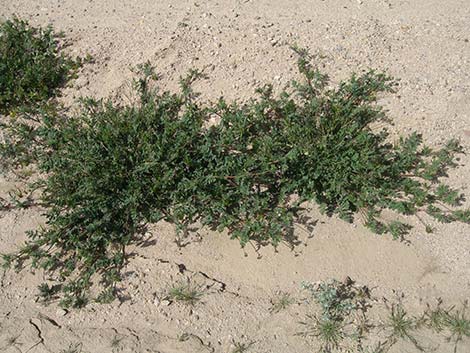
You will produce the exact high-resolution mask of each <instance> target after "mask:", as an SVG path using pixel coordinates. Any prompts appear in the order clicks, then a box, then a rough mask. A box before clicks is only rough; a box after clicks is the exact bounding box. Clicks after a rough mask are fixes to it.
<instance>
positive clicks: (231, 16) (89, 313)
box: [0, 0, 470, 353]
mask: <svg viewBox="0 0 470 353" xmlns="http://www.w3.org/2000/svg"><path fill="white" fill-rule="evenodd" d="M13 14H17V15H19V16H20V17H23V18H26V19H28V20H30V21H31V23H32V24H39V25H46V24H49V23H50V24H52V25H53V26H54V27H55V28H56V29H58V30H62V31H64V33H65V35H66V38H67V41H68V42H69V43H70V44H71V46H70V47H69V50H71V51H72V52H73V53H74V54H77V55H82V56H83V55H85V54H87V53H89V54H91V55H92V56H93V58H94V62H93V63H89V64H86V65H85V67H84V68H83V70H82V72H81V73H80V75H79V78H78V79H77V80H75V81H74V82H73V83H72V85H71V87H69V88H66V89H65V90H64V97H63V101H64V102H65V103H66V104H71V103H72V102H73V101H74V99H76V98H78V97H80V96H84V95H93V96H97V97H108V96H112V95H116V94H118V93H119V92H123V91H125V89H126V85H127V83H126V82H127V81H128V80H129V79H130V78H131V77H132V73H131V72H130V70H129V68H130V67H132V66H135V65H136V64H138V63H143V62H145V61H147V60H149V61H150V62H152V63H153V64H155V65H156V66H157V68H158V69H159V72H160V73H161V74H162V78H161V82H162V86H163V87H165V88H168V89H173V88H175V87H176V84H177V80H178V77H179V75H180V74H183V73H184V72H185V71H186V70H187V69H189V68H191V67H197V68H203V69H204V70H205V72H206V73H207V74H208V75H209V78H208V79H207V80H205V81H203V82H200V83H198V84H197V86H196V88H197V90H199V91H200V92H201V93H202V95H203V98H208V99H216V98H218V97H219V96H221V95H223V96H225V97H226V98H229V99H233V98H237V99H246V98H248V97H250V96H252V94H253V92H254V88H255V87H256V86H257V85H259V84H260V83H264V82H274V83H275V87H277V88H279V87H282V86H283V85H285V83H286V82H287V81H288V80H290V79H291V78H293V77H295V75H296V73H295V70H296V68H295V57H294V55H293V53H292V51H291V50H290V49H289V45H290V44H293V43H297V44H298V45H300V46H303V47H308V48H310V50H311V52H312V53H315V54H318V56H319V57H321V59H319V64H320V65H322V66H323V67H324V70H325V71H326V72H328V73H329V74H331V76H332V79H333V82H338V81H339V80H340V79H342V78H345V77H347V76H348V75H349V74H350V73H351V72H352V71H356V72H358V71H360V70H362V69H364V68H368V67H372V68H377V69H380V70H386V71H387V72H389V73H390V74H392V75H393V76H395V77H397V78H399V79H400V80H401V81H400V87H399V89H398V92H397V95H394V96H387V97H384V98H383V100H382V103H383V104H384V105H385V106H386V107H387V108H388V109H389V111H390V116H391V117H393V119H394V121H395V126H394V127H393V128H392V129H393V132H394V134H396V136H398V135H399V134H406V133H409V132H410V131H413V130H417V131H419V132H421V133H423V134H424V136H425V139H426V141H428V143H430V144H431V145H439V144H440V143H442V142H443V141H444V140H446V139H448V138H449V137H457V138H460V139H461V141H462V143H463V144H464V146H466V148H467V150H468V146H470V2H469V1H468V0H446V1H442V0H440V1H437V0H362V1H360V0H323V1H321V0H308V1H307V0H270V1H267V0H239V1H228V0H218V1H217V0H206V1H170V0H160V1H155V0H140V1H137V0H127V1H122V0H96V1H93V0H87V1H73V0H47V1H46V0H35V1H31V0H29V1H25V0H13V1H6V0H0V17H2V18H10V17H11V16H12V15H13ZM461 164H462V166H460V167H459V168H458V169H457V170H455V171H453V172H452V174H451V177H450V183H451V185H453V186H458V187H462V188H464V189H466V191H467V193H469V192H470V190H469V189H468V187H469V185H470V184H469V181H470V178H468V176H469V175H470V157H469V156H468V155H466V156H463V157H462V159H461ZM11 185H12V184H11V182H7V181H5V180H2V181H1V184H0V189H1V191H2V192H4V191H5V190H8V189H9V188H10V187H11ZM469 204H470V203H469V202H467V206H468V205H469ZM40 213H41V210H38V209H30V210H25V211H15V212H10V213H6V214H2V215H1V218H0V230H1V231H0V252H6V251H11V250H14V249H15V247H16V246H17V245H19V244H20V243H21V242H23V241H24V239H25V236H24V231H25V230H28V229H31V228H34V227H35V226H36V225H38V224H40V223H41V217H40ZM309 216H310V217H311V218H312V221H317V223H316V226H315V227H314V229H313V232H312V234H310V235H311V236H308V235H307V234H306V233H305V232H304V231H302V230H300V229H298V236H299V238H300V239H301V240H302V245H300V246H298V247H297V248H296V249H295V251H290V250H289V249H288V248H287V247H281V248H279V249H278V250H279V251H278V252H277V253H276V252H275V251H274V249H272V248H270V247H266V248H263V249H261V250H260V252H259V254H257V253H255V251H254V250H253V249H252V248H250V247H247V248H246V249H241V248H240V246H239V244H238V243H237V242H236V241H233V240H229V238H228V237H227V235H226V234H218V233H213V232H210V231H207V230H202V231H200V235H202V240H201V241H194V242H191V243H190V244H188V245H187V246H186V247H184V248H181V249H179V248H178V247H177V246H176V245H175V244H174V242H173V239H174V229H173V227H172V226H171V225H169V224H163V223H162V224H157V225H155V226H153V227H152V229H151V230H150V233H149V241H150V242H152V243H153V245H152V246H148V247H139V248H136V249H135V252H136V256H135V257H134V258H133V259H132V261H131V262H130V263H129V265H128V267H127V268H126V276H125V280H124V281H123V283H122V295H123V296H125V297H128V298H129V299H128V300H125V301H122V302H118V301H115V302H114V303H112V304H109V305H95V304H91V305H89V306H87V307H86V308H85V309H83V310H79V311H70V312H65V311H63V310H61V309H59V308H58V306H57V305H56V304H52V305H49V306H47V307H45V306H43V305H41V304H40V303H38V302H37V299H36V295H37V291H36V288H37V285H38V284H40V283H41V282H42V281H43V280H44V278H45V275H44V274H42V273H35V274H32V273H29V272H28V271H22V272H20V273H18V274H15V273H10V272H7V273H4V274H1V277H0V279H1V283H0V298H1V300H0V351H2V352H19V351H20V352H23V353H25V352H61V351H64V350H66V349H67V348H70V347H73V346H74V345H75V344H80V346H77V351H80V350H81V351H82V352H116V351H122V352H165V353H166V352H232V351H234V349H235V348H236V346H235V343H250V342H252V345H251V346H250V348H249V349H248V350H247V352H276V353H294V352H311V351H315V347H316V346H315V345H316V343H315V342H314V340H312V339H305V338H302V337H299V336H296V335H295V333H296V332H298V331H299V329H300V327H299V324H298V322H299V321H301V320H303V319H304V318H305V315H306V314H307V313H309V312H310V311H311V308H310V306H309V305H307V304H306V303H305V301H304V300H303V299H304V298H305V293H304V292H302V291H301V290H300V283H301V282H302V281H319V280H325V279H328V278H337V279H343V278H345V277H346V276H350V277H351V278H353V279H355V280H357V281H358V283H361V284H364V285H367V286H369V287H370V288H372V289H373V295H374V296H375V297H376V298H380V297H382V296H387V297H392V296H394V295H395V294H394V291H397V292H399V293H404V294H405V301H406V305H407V307H408V308H409V310H410V311H411V312H413V311H419V310H422V309H423V308H424V307H425V303H427V302H433V301H434V300H435V299H436V298H438V297H442V298H443V299H444V300H445V301H446V302H447V303H449V304H457V303H461V302H462V301H463V300H465V299H469V298H470V256H469V255H470V238H469V235H470V232H469V231H470V226H465V225H462V224H450V225H442V224H437V223H433V224H432V225H433V226H434V227H435V232H434V233H433V234H426V233H425V232H424V229H423V227H422V226H420V225H419V224H417V223H416V220H414V219H410V222H412V223H416V228H415V229H414V230H413V231H412V233H411V234H410V236H409V237H408V239H409V241H410V242H409V244H405V243H399V242H395V241H392V240H390V239H389V238H388V237H378V236H376V235H373V234H371V233H370V232H369V231H367V230H365V229H364V228H363V227H362V226H361V225H360V224H359V222H357V223H356V224H352V225H350V224H346V223H344V222H342V221H340V220H337V219H335V218H332V219H329V218H327V217H324V216H322V215H320V214H319V213H318V211H317V210H316V209H315V208H314V207H312V210H311V211H310V213H309ZM46 279H47V278H46ZM188 279H190V280H191V281H192V282H193V283H196V284H198V285H200V286H203V287H204V288H205V289H204V294H203V297H202V301H201V302H200V303H198V304H196V305H195V306H194V307H188V306H185V305H183V304H179V303H171V304H170V305H166V304H168V303H166V302H164V301H162V300H161V299H162V298H163V297H164V294H165V292H166V291H167V290H168V288H170V287H171V286H172V285H173V284H174V283H178V282H179V281H186V280H188ZM279 292H288V293H291V295H292V296H293V297H294V298H295V299H296V303H295V304H293V305H291V306H290V307H289V308H288V309H286V310H284V311H281V312H279V313H272V312H270V308H271V306H272V303H271V301H272V300H273V298H276V296H278V293H279ZM184 333H186V334H187V335H184V336H182V335H183V334H184ZM12 337H17V340H16V342H14V343H13V344H11V341H9V340H10V339H11V338H12ZM114 338H118V339H120V340H121V341H120V343H119V345H118V346H116V347H112V344H111V342H112V340H113V339H114ZM183 338H184V339H183ZM426 339H428V340H430V342H431V341H432V340H433V338H431V337H426ZM432 342H433V344H435V345H436V346H435V347H437V349H436V351H437V352H448V351H449V352H450V351H452V349H453V347H449V346H446V345H444V344H442V342H434V341H432ZM395 351H396V352H413V351H415V349H414V348H413V346H412V345H406V344H404V345H398V346H397V347H396V349H395ZM461 352H470V343H468V342H467V345H463V346H461Z"/></svg>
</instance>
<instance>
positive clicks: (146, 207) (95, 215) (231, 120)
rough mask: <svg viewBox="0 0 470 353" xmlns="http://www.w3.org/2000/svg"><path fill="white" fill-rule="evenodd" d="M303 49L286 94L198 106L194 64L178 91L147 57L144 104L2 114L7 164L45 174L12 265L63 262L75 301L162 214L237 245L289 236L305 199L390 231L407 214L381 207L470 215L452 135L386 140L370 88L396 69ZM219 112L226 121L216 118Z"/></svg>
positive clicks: (54, 266) (109, 276)
mask: <svg viewBox="0 0 470 353" xmlns="http://www.w3.org/2000/svg"><path fill="white" fill-rule="evenodd" d="M298 52H299V54H300V60H299V69H300V72H301V73H302V74H303V75H304V77H305V80H304V81H303V82H293V85H292V86H293V88H294V89H293V90H286V91H284V92H282V93H281V94H280V95H279V96H274V95H273V90H272V87H271V86H269V85H268V86H265V87H263V88H261V89H259V90H258V93H259V98H258V99H253V100H251V101H249V102H247V103H245V104H241V105H240V104H237V103H227V102H226V101H224V100H223V99H220V100H219V101H218V102H217V103H216V104H206V105H204V106H202V105H201V104H200V103H198V100H197V99H196V96H197V95H196V94H195V93H194V92H193V91H192V89H191V83H192V82H193V81H194V80H195V79H196V78H197V77H198V76H200V74H199V73H198V72H197V71H192V72H190V74H189V75H188V76H187V77H185V78H183V79H182V80H181V92H180V93H176V94H172V93H169V92H163V93H160V92H159V91H158V90H157V89H155V88H153V87H154V86H153V81H154V78H155V74H154V73H153V69H152V67H151V66H150V65H149V64H147V65H143V66H141V67H140V69H141V72H142V75H141V78H140V79H138V80H137V81H135V86H136V89H137V90H138V92H139V96H140V99H139V101H138V102H137V103H133V104H129V105H119V104H115V103H112V102H111V101H96V100H93V99H88V100H86V101H84V104H83V108H82V110H81V112H80V113H79V114H77V115H73V116H65V115H64V113H62V112H60V111H57V110H54V109H43V110H42V111H41V112H40V113H39V114H36V113H35V114H34V115H32V114H29V115H28V114H23V115H21V116H20V117H19V118H18V119H17V120H15V121H12V122H10V123H9V124H6V125H5V127H4V131H5V135H6V136H7V138H6V142H5V143H3V145H2V150H3V151H6V153H4V155H5V156H6V157H9V159H10V160H12V159H13V162H16V164H15V163H13V164H12V165H19V166H22V165H24V164H26V163H31V162H35V163H36V164H37V167H38V168H39V170H40V171H41V172H42V173H43V175H45V176H46V177H44V179H43V180H42V184H40V185H39V186H40V187H41V189H42V196H41V200H40V201H41V204H42V205H43V206H44V207H45V209H46V213H45V216H46V220H47V221H46V225H45V226H44V227H43V228H41V229H38V230H35V231H32V232H30V233H29V237H30V241H29V242H28V243H27V244H26V245H25V246H24V247H23V248H22V249H20V250H19V251H18V252H17V253H15V254H9V255H4V260H5V262H6V264H16V266H19V267H21V266H22V265H23V264H24V263H25V261H26V260H28V259H30V260H31V261H32V265H33V266H34V267H41V268H44V269H46V270H48V271H56V272H57V273H59V274H60V277H61V278H62V280H64V285H63V290H64V292H65V297H64V299H63V304H64V305H74V306H81V305H83V304H85V302H86V298H85V292H86V290H87V289H88V288H89V287H90V286H91V283H92V280H93V278H95V277H94V276H95V275H97V274H100V275H102V277H101V280H102V283H103V284H104V286H105V288H107V289H105V292H104V293H102V295H101V297H106V298H109V294H110V293H111V292H112V291H113V288H114V285H115V283H116V282H117V281H118V280H119V273H120V269H121V267H122V266H123V265H124V264H125V259H126V247H127V246H128V245H129V244H131V243H132V242H135V241H136V240H138V239H139V235H140V234H141V233H142V230H143V229H144V227H145V225H146V224H148V223H150V222H156V221H158V220H160V219H165V220H166V221H169V222H172V223H174V224H176V226H177V231H178V234H179V235H180V236H182V235H184V234H185V233H186V231H187V229H188V227H189V225H191V224H193V223H195V222H200V223H202V224H203V225H208V226H210V227H213V228H216V229H219V230H224V229H226V230H228V231H229V233H230V234H231V236H232V237H233V238H237V239H239V240H240V242H241V243H242V245H245V244H246V243H248V242H251V241H253V242H257V243H258V244H264V243H272V244H274V245H277V244H279V243H280V242H281V241H284V240H286V239H290V238H289V234H290V232H291V228H292V224H293V222H294V221H295V219H296V218H295V217H296V214H297V211H298V210H299V206H300V205H301V204H302V203H303V202H305V201H315V202H317V203H318V204H319V205H320V206H321V208H322V209H323V210H324V211H325V212H327V213H328V214H335V213H336V214H338V215H339V216H340V217H342V218H344V219H346V220H348V221H351V220H352V219H353V216H354V215H355V214H361V215H362V216H363V218H364V221H365V224H366V225H367V226H368V227H369V228H371V229H372V230H373V231H374V232H376V233H386V232H389V233H391V234H392V235H393V237H395V238H402V237H403V235H404V234H405V233H406V231H407V229H408V227H409V226H408V225H406V224H404V223H401V222H399V221H393V222H389V223H387V222H385V221H383V220H382V219H381V211H382V210H384V209H391V210H394V211H396V212H398V213H401V214H405V215H412V214H417V213H418V212H424V213H427V214H428V215H430V216H432V217H435V218H437V219H438V220H439V221H443V222H450V221H456V220H459V221H464V222H469V221H470V211H463V210H459V209H455V208H454V206H457V205H458V204H459V203H460V201H461V199H462V196H461V195H460V193H459V192H457V191H455V190H452V189H450V188H449V187H448V186H446V185H445V184H442V183H441V182H440V177H442V176H445V175H446V172H447V170H448V168H450V167H454V166H455V165H456V164H455V158H454V155H455V154H456V153H458V152H461V147H460V146H459V144H458V143H457V142H456V141H450V142H449V143H447V144H446V145H445V146H444V147H443V148H441V149H438V150H432V149H430V148H427V147H424V146H422V138H421V137H420V136H419V135H418V134H412V135H411V136H409V137H407V138H402V139H401V140H400V141H399V142H398V143H396V144H392V143H391V142H389V135H388V133H387V130H386V129H380V130H378V129H377V128H375V127H374V126H376V124H375V123H377V122H378V121H386V116H385V113H384V111H383V110H382V108H381V107H380V106H378V105H377V104H376V97H377V95H378V94H379V93H382V92H390V91H392V88H393V85H394V83H393V81H392V80H391V79H390V78H389V77H388V76H386V75H384V74H381V73H376V72H374V71H370V72H367V73H365V74H362V75H360V76H357V75H353V76H352V77H351V79H350V80H348V81H346V82H343V83H341V84H340V85H339V87H336V88H330V87H328V85H327V84H328V78H327V77H326V76H325V75H323V74H321V73H320V72H319V71H317V70H316V69H315V68H314V67H312V66H311V65H310V64H309V58H308V54H307V53H306V52H304V51H298ZM214 115H216V116H218V117H219V118H220V123H218V124H216V125H213V126H208V124H206V122H207V121H208V119H209V118H210V117H211V116H214ZM31 120H34V124H30V123H29V122H30V121H31ZM18 146H23V147H24V148H20V149H18V148H17V147H18ZM12 148H13V149H14V148H17V149H16V150H17V151H20V152H21V153H16V154H13V155H12V154H11V153H8V151H11V150H12ZM36 186H38V184H36ZM420 219H421V217H420Z"/></svg>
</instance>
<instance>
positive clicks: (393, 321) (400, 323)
mask: <svg viewBox="0 0 470 353" xmlns="http://www.w3.org/2000/svg"><path fill="white" fill-rule="evenodd" d="M387 307H388V309H389V316H388V318H387V322H386V324H385V329H386V330H387V331H388V337H387V342H388V344H389V346H390V347H391V346H393V345H394V344H395V343H397V342H398V340H404V341H409V342H411V343H413V345H414V346H415V347H416V349H418V350H419V351H421V352H423V351H424V350H425V349H424V348H423V347H422V346H421V345H420V344H419V342H418V340H417V339H416V337H415V336H414V334H415V332H416V330H418V329H419V328H420V324H421V322H420V320H419V319H417V318H415V317H412V316H410V315H408V313H407V312H406V310H405V308H404V307H403V305H402V303H400V302H399V303H393V304H392V305H391V306H387Z"/></svg>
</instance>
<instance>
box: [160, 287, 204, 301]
mask: <svg viewBox="0 0 470 353" xmlns="http://www.w3.org/2000/svg"><path fill="white" fill-rule="evenodd" d="M203 294H204V292H203V291H202V290H201V288H200V287H198V286H195V285H193V284H192V283H179V284H176V285H175V286H174V287H172V288H170V290H169V291H168V299H170V300H175V301H179V302H183V303H186V304H189V305H195V304H196V303H197V302H199V301H200V300H201V297H202V296H203Z"/></svg>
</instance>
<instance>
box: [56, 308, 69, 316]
mask: <svg viewBox="0 0 470 353" xmlns="http://www.w3.org/2000/svg"><path fill="white" fill-rule="evenodd" d="M55 314H56V315H57V316H65V315H67V314H68V311H67V310H65V309H57V311H56V313H55Z"/></svg>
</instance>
